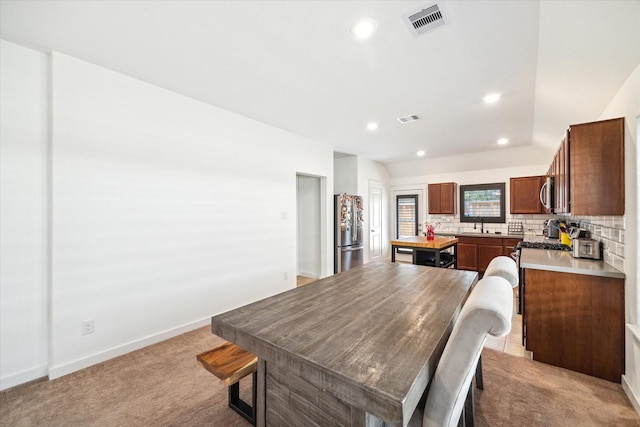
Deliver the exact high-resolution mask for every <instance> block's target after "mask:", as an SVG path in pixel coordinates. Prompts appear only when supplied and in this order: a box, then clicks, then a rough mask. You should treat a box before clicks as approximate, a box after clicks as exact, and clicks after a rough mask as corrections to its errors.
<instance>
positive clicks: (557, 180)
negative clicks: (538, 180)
mask: <svg viewBox="0 0 640 427" xmlns="http://www.w3.org/2000/svg"><path fill="white" fill-rule="evenodd" d="M553 177H554V183H553V186H554V198H555V199H554V212H555V213H569V212H571V211H570V208H569V131H567V133H566V134H565V137H564V139H563V140H562V142H561V143H560V148H558V152H557V153H556V157H555V159H554V173H553Z"/></svg>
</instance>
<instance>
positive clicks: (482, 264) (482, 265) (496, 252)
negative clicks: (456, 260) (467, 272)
mask: <svg viewBox="0 0 640 427" xmlns="http://www.w3.org/2000/svg"><path fill="white" fill-rule="evenodd" d="M487 240H497V242H495V246H494V245H482V246H480V245H479V246H478V272H480V273H484V272H485V271H486V270H487V266H488V265H489V263H490V262H491V260H492V259H494V258H495V257H497V256H500V255H502V254H503V253H504V247H503V246H502V239H489V238H487ZM498 244H499V245H500V246H497V245H498Z"/></svg>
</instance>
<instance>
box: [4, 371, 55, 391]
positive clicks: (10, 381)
mask: <svg viewBox="0 0 640 427" xmlns="http://www.w3.org/2000/svg"><path fill="white" fill-rule="evenodd" d="M46 376H47V365H39V366H36V367H34V368H31V369H27V370H26V371H22V372H18V373H17V374H11V375H7V376H6V377H2V378H0V391H2V390H6V389H8V388H11V387H15V386H17V385H20V384H24V383H28V382H29V381H33V380H37V379H40V378H43V377H46Z"/></svg>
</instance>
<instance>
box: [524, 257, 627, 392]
mask: <svg viewBox="0 0 640 427" xmlns="http://www.w3.org/2000/svg"><path fill="white" fill-rule="evenodd" d="M525 277H526V283H525V287H524V301H525V310H524V316H525V319H524V321H525V324H526V348H527V350H529V351H532V352H533V359H534V360H538V361H540V362H543V363H548V364H550V365H555V366H560V367H563V368H566V369H570V370H572V371H576V372H582V373H584V374H587V375H592V376H595V377H599V378H604V379H606V380H609V381H614V382H617V383H619V382H620V381H621V375H622V374H623V373H624V280H623V279H612V278H607V277H599V276H587V275H580V274H569V273H558V272H553V271H543V270H531V269H527V270H526V274H525Z"/></svg>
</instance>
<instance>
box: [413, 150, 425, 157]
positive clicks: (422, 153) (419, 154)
mask: <svg viewBox="0 0 640 427" xmlns="http://www.w3.org/2000/svg"><path fill="white" fill-rule="evenodd" d="M416 154H417V155H418V157H423V156H424V155H425V154H427V153H425V151H424V150H420V151H418V152H417V153H416Z"/></svg>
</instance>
